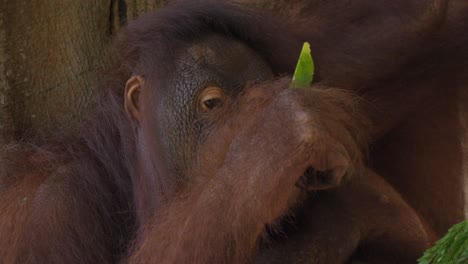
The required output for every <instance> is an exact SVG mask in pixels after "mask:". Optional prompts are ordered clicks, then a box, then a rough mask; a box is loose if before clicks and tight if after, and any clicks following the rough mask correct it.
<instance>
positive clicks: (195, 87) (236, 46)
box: [157, 35, 273, 175]
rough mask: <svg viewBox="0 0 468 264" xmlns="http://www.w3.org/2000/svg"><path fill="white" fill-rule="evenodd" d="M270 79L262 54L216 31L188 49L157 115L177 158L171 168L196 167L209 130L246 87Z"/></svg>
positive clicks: (180, 58)
mask: <svg viewBox="0 0 468 264" xmlns="http://www.w3.org/2000/svg"><path fill="white" fill-rule="evenodd" d="M271 78H273V73H272V71H271V69H270V67H269V66H268V64H267V63H266V62H265V61H264V60H263V59H262V58H261V57H260V56H259V54H257V53H255V52H254V51H253V50H252V49H251V48H250V47H248V46H247V45H245V44H244V43H242V42H240V41H237V40H234V39H232V38H228V37H223V36H218V35H211V36H207V37H204V38H201V39H198V40H196V41H194V42H193V43H191V44H190V45H188V48H187V49H183V50H182V51H181V52H180V54H178V58H177V60H176V62H175V70H174V72H173V73H171V74H170V78H169V80H168V81H167V82H166V83H167V85H166V87H165V88H163V93H162V94H161V96H162V98H164V100H163V101H162V103H161V104H162V106H161V107H160V108H161V109H164V111H161V112H159V113H157V115H159V116H160V120H162V124H164V127H163V129H162V130H163V131H164V134H163V135H162V136H163V142H164V143H163V144H164V148H165V149H166V151H165V152H166V153H169V156H170V158H169V160H173V161H178V162H177V163H174V164H172V165H173V168H172V169H174V170H175V171H176V172H177V174H178V175H186V173H187V172H188V171H187V170H188V169H189V168H190V167H191V166H194V165H195V164H193V162H194V161H196V153H197V151H198V149H199V146H200V145H204V142H205V140H206V136H207V132H208V131H209V130H210V128H211V127H213V126H215V125H216V124H217V123H219V122H221V121H222V118H223V115H222V114H223V112H225V111H227V109H228V108H229V107H232V104H233V103H234V101H235V100H237V98H238V96H239V94H240V93H241V92H242V90H243V89H244V87H246V86H247V85H248V84H253V83H255V82H261V81H265V80H268V79H271ZM210 88H211V89H213V88H214V89H215V90H214V91H212V93H214V94H212V95H213V96H215V98H212V99H211V101H208V102H205V104H208V106H206V105H205V106H204V105H203V104H204V102H203V99H204V98H203V97H204V96H210V91H206V90H207V89H210ZM216 88H218V89H219V90H218V89H216ZM204 92H205V93H206V92H207V93H208V94H206V95H205V94H204ZM219 96H221V98H219ZM205 99H209V98H205ZM210 104H212V105H210ZM208 107H209V108H211V109H208ZM181 149H183V150H184V151H180V150H181Z"/></svg>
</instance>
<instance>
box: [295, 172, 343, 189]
mask: <svg viewBox="0 0 468 264" xmlns="http://www.w3.org/2000/svg"><path fill="white" fill-rule="evenodd" d="M341 178H342V176H341V175H337V173H336V172H334V171H333V170H325V171H320V170H316V169H314V168H313V167H308V168H307V169H306V171H305V172H304V174H303V175H302V176H301V178H300V179H299V180H298V181H297V183H296V186H297V187H298V188H301V189H303V190H306V191H314V190H324V189H330V188H333V187H336V186H338V185H339V184H340V182H341Z"/></svg>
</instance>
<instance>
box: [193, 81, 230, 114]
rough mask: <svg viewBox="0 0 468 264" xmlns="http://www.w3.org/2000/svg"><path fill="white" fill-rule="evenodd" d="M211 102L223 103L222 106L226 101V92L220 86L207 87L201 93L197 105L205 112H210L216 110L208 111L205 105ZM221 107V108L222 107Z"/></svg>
mask: <svg viewBox="0 0 468 264" xmlns="http://www.w3.org/2000/svg"><path fill="white" fill-rule="evenodd" d="M210 100H220V101H221V102H222V105H223V104H224V102H225V101H226V94H225V93H224V90H223V89H222V88H221V87H220V86H218V85H208V86H206V87H205V88H204V89H203V90H202V91H201V93H200V95H199V96H198V97H197V105H198V107H199V109H201V110H202V111H204V112H209V111H210V110H215V109H208V108H206V105H204V103H206V102H208V101H210ZM222 105H221V106H222Z"/></svg>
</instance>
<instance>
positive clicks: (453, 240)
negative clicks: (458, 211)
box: [419, 220, 468, 264]
mask: <svg viewBox="0 0 468 264" xmlns="http://www.w3.org/2000/svg"><path fill="white" fill-rule="evenodd" d="M436 263H441V264H467V263H468V221H467V220H465V221H463V222H461V223H459V224H457V225H454V226H453V227H452V228H450V230H449V231H448V233H447V234H446V235H445V236H444V237H443V238H442V239H440V240H439V241H437V243H436V244H435V246H434V247H432V248H430V249H428V250H427V251H426V252H425V253H424V256H422V257H421V258H420V259H419V264H436Z"/></svg>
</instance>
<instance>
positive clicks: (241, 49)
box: [185, 35, 264, 72]
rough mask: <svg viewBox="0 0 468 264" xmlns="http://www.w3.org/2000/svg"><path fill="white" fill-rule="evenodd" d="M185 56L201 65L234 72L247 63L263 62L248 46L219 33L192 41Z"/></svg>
mask: <svg viewBox="0 0 468 264" xmlns="http://www.w3.org/2000/svg"><path fill="white" fill-rule="evenodd" d="M185 56H186V57H187V58H188V59H192V60H193V61H196V62H197V63H199V64H202V65H212V66H215V67H220V68H223V69H226V70H230V71H234V72H238V71H239V70H243V69H245V67H246V66H248V65H252V66H260V65H261V64H264V62H263V60H262V59H261V57H260V55H258V54H257V53H256V52H255V51H254V50H252V49H251V48H250V47H249V46H247V45H246V44H244V43H242V42H241V41H239V40H236V39H233V38H230V37H225V36H221V35H210V36H206V37H203V38H201V39H198V40H196V41H194V42H193V43H192V45H191V46H190V47H189V48H188V49H187V51H186V53H185ZM259 64H260V65H259Z"/></svg>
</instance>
